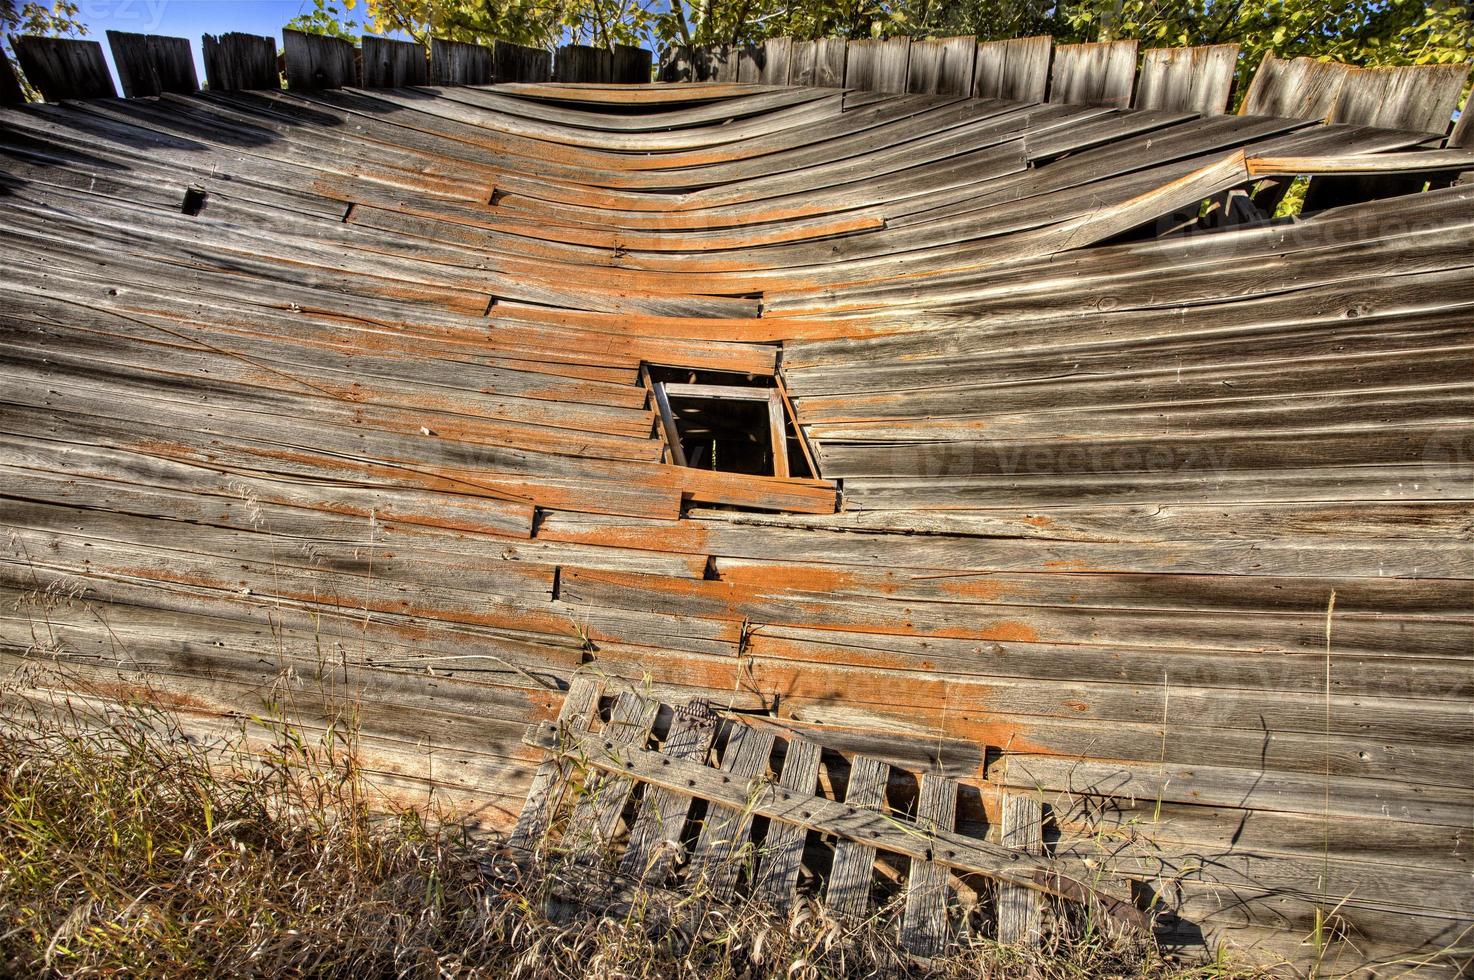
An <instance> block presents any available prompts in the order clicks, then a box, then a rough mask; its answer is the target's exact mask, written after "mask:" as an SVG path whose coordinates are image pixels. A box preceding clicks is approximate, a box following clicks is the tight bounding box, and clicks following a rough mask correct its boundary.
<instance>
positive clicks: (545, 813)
mask: <svg viewBox="0 0 1474 980" xmlns="http://www.w3.org/2000/svg"><path fill="white" fill-rule="evenodd" d="M600 686H601V684H600V682H599V681H597V680H596V679H594V678H592V677H589V676H587V675H582V674H575V675H574V677H573V680H572V682H571V683H570V684H569V686H568V693H567V694H566V695H565V696H564V698H563V705H562V707H560V708H559V709H558V724H559V725H561V726H564V727H566V728H568V729H575V730H577V729H582V728H584V727H586V726H587V725H588V721H589V717H590V716H591V715H592V714H593V713H594V711H595V710H596V709H597V708H598V704H599V688H600ZM565 766H566V763H565V761H564V760H561V759H546V760H544V761H543V762H541V763H539V764H538V767H537V771H536V772H534V773H533V775H532V785H531V786H530V787H529V788H528V790H527V799H526V802H525V803H524V804H523V806H522V812H521V814H520V815H519V816H518V817H517V826H516V827H515V828H514V829H513V830H512V833H511V835H510V836H509V837H508V838H507V843H508V844H509V845H511V846H512V847H516V848H521V849H523V850H528V849H531V848H535V847H537V846H538V845H540V844H541V843H542V839H543V835H544V834H546V833H547V832H548V828H549V827H550V826H551V825H552V822H553V815H554V813H556V812H557V810H558V804H559V803H561V802H562V800H563V793H564V790H565V789H566V788H567V784H568V779H567V772H566V768H565Z"/></svg>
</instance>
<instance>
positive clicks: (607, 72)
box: [553, 44, 614, 83]
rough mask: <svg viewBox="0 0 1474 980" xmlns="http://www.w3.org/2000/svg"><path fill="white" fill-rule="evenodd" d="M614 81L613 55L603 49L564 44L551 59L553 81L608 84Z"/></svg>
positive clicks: (585, 45)
mask: <svg viewBox="0 0 1474 980" xmlns="http://www.w3.org/2000/svg"><path fill="white" fill-rule="evenodd" d="M613 80H614V55H613V54H612V53H611V52H610V51H608V50H607V49H605V48H595V47H591V46H590V45H587V44H565V45H563V46H562V47H561V48H559V49H558V50H557V52H556V53H555V54H554V57H553V81H555V82H595V83H609V82H612V81H613Z"/></svg>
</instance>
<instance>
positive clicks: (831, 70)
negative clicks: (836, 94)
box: [788, 37, 846, 88]
mask: <svg viewBox="0 0 1474 980" xmlns="http://www.w3.org/2000/svg"><path fill="white" fill-rule="evenodd" d="M845 49H846V42H845V40H844V38H839V37H821V38H819V39H818V40H816V41H798V42H796V43H795V44H794V45H793V52H792V58H793V65H792V67H791V68H790V69H789V75H788V83H789V84H790V85H814V86H818V87H820V88H840V87H842V86H843V85H844V72H845V56H846V55H845Z"/></svg>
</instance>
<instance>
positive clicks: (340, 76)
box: [281, 29, 358, 91]
mask: <svg viewBox="0 0 1474 980" xmlns="http://www.w3.org/2000/svg"><path fill="white" fill-rule="evenodd" d="M281 36H282V49H283V51H284V52H285V57H286V65H287V68H286V76H287V88H290V89H298V90H304V91H305V90H311V89H324V88H342V87H343V86H345V85H357V84H358V62H357V56H356V55H357V52H356V50H355V49H354V47H353V44H352V43H351V42H349V41H345V40H343V39H342V38H339V37H329V36H327V35H326V34H308V33H304V32H303V31H293V30H286V29H284V30H283V31H282V32H281Z"/></svg>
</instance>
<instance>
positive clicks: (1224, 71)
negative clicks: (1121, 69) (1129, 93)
mask: <svg viewBox="0 0 1474 980" xmlns="http://www.w3.org/2000/svg"><path fill="white" fill-rule="evenodd" d="M1238 59H1239V46H1238V45H1237V44H1206V45H1199V46H1197V47H1191V48H1152V49H1150V50H1148V51H1146V52H1144V53H1143V54H1142V58H1141V76H1140V77H1139V78H1138V79H1137V82H1136V98H1135V100H1134V101H1133V102H1132V103H1131V104H1132V106H1133V107H1134V108H1137V109H1173V110H1184V111H1187V112H1196V113H1200V114H1202V115H1204V116H1221V115H1223V114H1224V113H1225V112H1227V111H1228V100H1229V98H1230V97H1231V96H1232V94H1233V78H1234V72H1235V71H1236V70H1237V68H1238Z"/></svg>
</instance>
